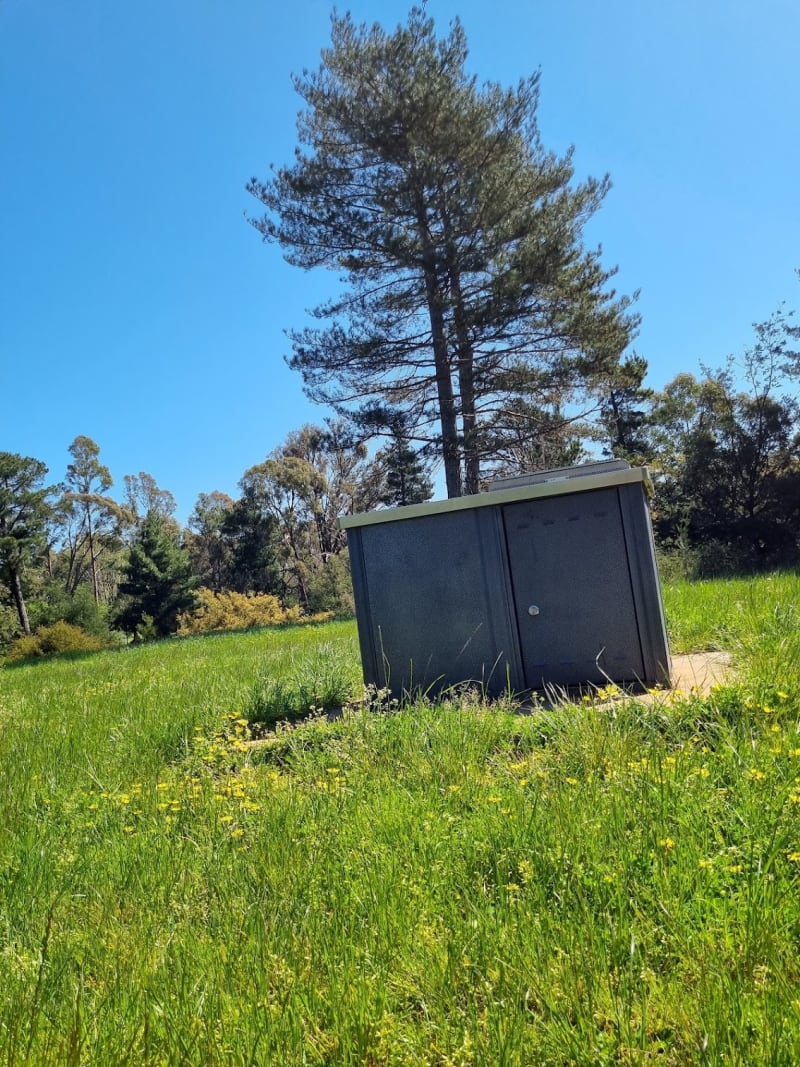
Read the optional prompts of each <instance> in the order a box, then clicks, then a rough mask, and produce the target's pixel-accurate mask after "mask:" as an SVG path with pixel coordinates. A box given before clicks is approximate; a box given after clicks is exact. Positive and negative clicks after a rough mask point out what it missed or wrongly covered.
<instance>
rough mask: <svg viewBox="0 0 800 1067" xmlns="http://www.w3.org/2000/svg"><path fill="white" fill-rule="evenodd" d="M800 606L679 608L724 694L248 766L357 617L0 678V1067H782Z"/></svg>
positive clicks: (503, 716) (332, 727) (419, 725)
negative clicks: (731, 669) (728, 664)
mask: <svg viewBox="0 0 800 1067" xmlns="http://www.w3.org/2000/svg"><path fill="white" fill-rule="evenodd" d="M798 600H800V580H798V578H797V577H794V576H787V575H784V576H778V577H774V578H770V579H761V580H754V581H751V582H746V583H737V582H727V583H726V582H719V583H702V584H701V585H698V586H688V585H685V586H684V585H678V586H670V587H668V588H667V590H666V605H667V612H668V617H669V622H670V630H671V633H672V634H673V635H674V640H675V644H676V645H677V647H678V648H679V649H688V648H699V647H721V648H723V649H726V650H728V651H730V652H731V653H732V655H733V657H734V660H735V662H736V665H737V671H738V673H737V675H736V680H735V682H732V683H731V684H730V685H727V686H724V687H719V688H717V689H716V690H715V691H714V692H712V693H711V694H710V695H709V696H708V697H703V696H701V695H700V694H689V695H683V696H678V697H670V696H668V695H666V694H665V695H663V696H661V697H659V698H657V700H656V702H655V703H654V704H647V705H646V704H643V703H640V702H637V701H636V700H631V699H628V698H623V697H617V698H614V699H612V700H610V701H604V702H599V701H591V700H584V701H583V702H581V703H580V704H578V705H576V706H570V707H566V706H565V707H561V708H558V709H555V710H551V711H536V712H534V713H532V714H519V713H517V711H516V709H514V708H513V707H512V706H511V705H510V704H509V703H508V702H507V703H505V704H502V705H497V706H495V707H486V706H484V705H482V704H481V702H480V701H479V700H478V699H477V697H475V698H470V697H468V696H467V697H461V698H459V699H458V700H453V701H451V702H449V703H448V702H442V703H439V704H436V705H428V704H425V703H419V704H416V705H414V706H411V707H407V708H402V709H398V708H396V707H394V706H389V705H387V704H386V703H385V702H383V703H382V702H381V700H380V697H379V696H378V697H376V696H375V695H374V694H373V700H372V704H371V705H369V706H368V707H367V706H362V707H360V708H358V709H354V710H352V711H350V712H347V713H345V714H344V715H343V716H342V717H340V718H337V719H335V720H334V721H328V719H327V718H325V717H323V716H320V717H317V718H314V719H311V720H310V721H307V722H303V723H300V724H298V725H295V726H293V727H289V726H284V727H279V728H278V729H277V730H276V731H275V732H273V733H271V734H269V735H268V736H267V738H266V740H264V741H263V742H261V743H259V744H253V743H252V741H251V740H250V727H249V725H248V719H249V718H250V717H251V716H252V714H253V710H254V707H255V704H257V703H258V700H260V699H266V697H269V699H270V700H272V703H271V704H270V705H269V710H270V717H272V718H275V717H276V715H274V714H272V713H273V712H277V710H279V708H280V706H281V700H282V699H283V700H284V701H285V705H286V708H287V711H288V712H292V709H293V708H294V710H295V712H298V709H300V708H301V707H302V705H303V704H304V703H305V702H306V701H307V702H308V703H310V704H313V705H314V706H315V707H320V706H321V704H320V694H322V693H323V692H327V693H333V692H336V693H337V694H342V693H344V692H345V691H346V690H347V688H348V686H352V688H353V691H354V692H355V690H356V680H357V677H358V651H357V644H356V639H355V627H354V625H353V624H347V623H335V624H327V625H325V626H319V627H303V628H293V629H278V630H265V631H260V632H252V633H246V634H238V635H223V636H214V637H205V638H191V639H186V640H182V641H171V642H164V643H161V644H159V645H153V646H145V647H142V648H138V649H131V650H126V651H124V652H116V653H101V654H97V655H94V656H90V657H84V658H82V659H75V660H69V659H62V660H57V661H51V662H42V663H36V664H31V665H28V666H18V667H14V668H6V669H4V670H2V671H0V1064H4V1065H12V1064H23V1063H25V1064H48V1065H49V1064H60V1063H68V1064H70V1063H71V1064H87V1065H88V1064H92V1065H96V1064H114V1065H116V1064H137V1065H138V1064H159V1065H163V1064H176V1065H177V1064H243V1065H244V1064H273V1063H274V1064H298V1065H299V1064H320V1065H321V1064H372V1065H378V1064H387V1065H389V1064H396V1065H401V1064H412V1065H413V1064H419V1065H422V1064H436V1065H441V1067H444V1065H448V1067H449V1065H456V1064H487V1065H488V1064H491V1065H494V1064H507V1065H511V1064H520V1065H521V1064H532V1065H533V1064H536V1065H538V1064H543V1065H547V1064H552V1065H561V1064H586V1065H590V1064H591V1065H595V1064H650V1063H656V1062H657V1063H664V1064H695V1063H700V1064H702V1063H707V1064H718V1063H719V1064H722V1063H724V1064H742V1065H745V1064H747V1065H750V1064H786V1065H790V1064H795V1063H797V1062H800V993H798V989H799V988H800V985H799V984H798V983H799V981H800V973H799V972H800V965H799V964H798V951H797V949H798V938H799V937H800V818H799V817H798V816H799V815H800V732H799V731H800V700H799V699H798V698H800V665H799V664H798V659H797V632H796V631H797V627H796V620H795V618H794V608H793V605H794V604H796V603H798ZM709 605H712V606H711V607H709ZM303 687H305V688H303ZM301 690H302V693H301ZM276 693H278V694H280V693H283V698H281V697H280V696H277V697H276ZM265 694H266V697H265ZM298 694H301V695H299V696H298ZM331 699H333V698H332V697H331ZM293 702H294V703H293ZM298 713H299V712H298Z"/></svg>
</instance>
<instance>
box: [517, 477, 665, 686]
mask: <svg viewBox="0 0 800 1067" xmlns="http://www.w3.org/2000/svg"><path fill="white" fill-rule="evenodd" d="M503 521H504V524H505V531H506V542H507V545H508V554H509V566H510V569H511V584H512V588H513V593H514V601H515V610H516V615H517V622H518V626H519V634H520V645H521V651H522V662H523V669H524V672H525V679H526V684H527V685H528V686H529V688H531V689H539V688H541V687H542V685H543V684H545V683H550V684H554V685H576V684H579V683H581V682H587V681H591V682H597V683H603V682H604V680H606V679H607V678H610V679H612V680H613V681H616V682H622V681H632V680H634V679H637V678H638V679H641V678H643V677H644V663H643V658H642V651H641V643H640V640H639V628H638V625H637V620H636V609H635V604H634V599H633V591H632V587H631V578H630V573H629V570H628V556H627V550H626V546H625V537H624V533H623V527H622V516H621V513H620V507H619V496H618V491H617V489H596V490H592V491H590V492H583V493H573V494H571V495H568V496H556V497H549V498H544V499H539V500H530V501H521V502H520V503H517V504H508V505H506V506H505V507H504V508H503Z"/></svg>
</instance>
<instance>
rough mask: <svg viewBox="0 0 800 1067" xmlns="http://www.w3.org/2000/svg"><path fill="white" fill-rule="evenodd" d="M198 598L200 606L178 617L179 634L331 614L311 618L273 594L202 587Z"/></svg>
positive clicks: (325, 616) (233, 628)
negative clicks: (287, 605) (224, 591)
mask: <svg viewBox="0 0 800 1067" xmlns="http://www.w3.org/2000/svg"><path fill="white" fill-rule="evenodd" d="M198 599H199V601H200V603H199V605H198V606H197V608H195V610H194V611H187V612H184V613H183V614H182V615H181V616H180V618H179V619H178V633H179V634H180V635H181V636H187V635H189V634H206V633H210V632H212V631H214V630H247V629H250V628H251V627H253V626H278V625H281V624H283V623H292V622H309V621H313V622H321V621H323V619H327V618H329V617H330V615H329V614H328V613H323V614H322V615H315V616H313V617H311V618H308V617H306V616H304V615H303V612H302V609H301V608H299V607H297V606H291V607H284V606H283V605H282V604H281V602H280V600H278V598H277V597H276V596H272V594H270V593H263V594H245V593H215V592H214V591H213V590H212V589H200V590H199V591H198Z"/></svg>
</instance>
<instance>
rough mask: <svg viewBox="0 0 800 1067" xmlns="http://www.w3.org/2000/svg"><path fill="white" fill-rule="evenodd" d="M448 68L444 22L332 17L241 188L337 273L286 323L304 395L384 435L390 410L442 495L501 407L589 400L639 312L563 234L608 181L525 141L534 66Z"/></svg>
mask: <svg viewBox="0 0 800 1067" xmlns="http://www.w3.org/2000/svg"><path fill="white" fill-rule="evenodd" d="M466 61H467V42H466V37H465V34H464V30H463V28H462V26H461V24H460V22H458V20H456V21H455V22H454V23H453V24H452V25H451V27H450V29H449V32H448V33H447V34H446V36H444V37H441V38H440V37H437V35H436V32H435V28H434V24H433V21H432V20H431V19H430V18H428V17H427V16H426V14H425V12H424V10H423V9H422V8H416V7H415V8H413V9H412V10H411V12H410V14H409V17H408V21H407V23H406V24H405V25H401V26H399V27H398V28H397V29H396V30H395V31H394V32H393V33H391V34H388V33H386V32H385V31H384V30H383V29H382V28H381V27H380V26H379V25H373V26H371V27H368V26H365V25H356V24H354V22H353V21H352V19H351V18H350V16H349V15H344V16H339V15H336V14H334V15H333V17H332V41H331V45H330V47H329V48H327V49H325V50H323V52H322V62H321V65H320V67H319V69H318V70H317V71H315V72H304V73H303V74H302V75H301V76H299V77H297V78H295V87H296V89H297V92H298V93H299V94H300V96H301V97H302V99H303V101H304V102H305V105H306V106H305V109H304V110H303V111H302V112H301V113H300V116H299V119H298V134H299V140H300V147H298V149H297V150H296V153H295V160H294V162H293V164H292V165H290V166H286V167H282V168H279V169H277V170H276V171H274V172H273V175H272V176H271V177H270V178H269V179H268V180H266V181H259V180H258V179H255V178H254V179H252V180H251V182H250V183H249V185H248V189H249V191H250V192H251V193H252V194H253V195H254V196H255V197H256V198H257V199H258V200H259V201H260V202H261V204H262V205H263V206H264V208H265V209H266V212H265V214H264V215H263V216H262V217H259V218H254V219H252V220H251V221H252V222H253V224H254V225H255V226H256V227H257V229H258V230H259V231H260V232H261V234H262V235H263V237H264V238H265V240H269V241H276V242H278V243H279V244H280V246H281V248H282V249H283V251H284V254H285V257H286V259H287V260H288V262H290V263H292V264H295V265H297V266H299V267H303V268H306V269H308V268H312V267H327V268H330V269H332V270H334V271H336V272H337V273H338V274H339V276H340V281H341V284H340V286H339V290H338V292H337V293H336V295H335V296H334V297H333V298H332V299H331V300H330V301H329V302H327V303H326V304H324V305H322V306H320V307H318V308H316V309H315V311H314V315H315V317H316V319H317V321H318V323H319V325H314V326H312V327H309V328H306V329H300V330H296V331H294V332H292V333H291V335H290V336H291V341H292V354H291V357H290V358H289V364H290V366H292V367H293V368H295V369H296V370H298V371H300V373H301V374H302V376H303V381H304V385H305V389H306V391H307V393H308V395H309V396H310V397H311V398H312V399H314V400H316V401H319V402H322V403H327V404H331V405H333V406H334V407H335V408H336V409H337V410H338V411H339V412H340V413H341V414H344V415H347V416H348V417H349V418H350V419H352V420H353V421H354V422H355V424H356V425H361V426H363V427H367V426H368V427H370V428H371V429H372V430H375V429H376V428H379V427H380V426H381V424H383V427H384V432H387V433H388V432H389V431H390V427H391V424H392V421H393V418H394V414H395V413H396V412H397V411H402V412H403V414H404V418H405V420H406V425H408V426H409V427H410V428H411V431H412V433H413V438H414V440H415V441H417V442H423V443H425V442H427V443H429V444H431V443H432V444H433V446H434V447H435V449H436V450H437V452H438V454H439V455H440V457H441V458H442V459H443V461H444V469H445V479H446V484H447V491H448V495H449V496H458V495H460V494H461V493H462V492H464V491H466V492H476V491H477V490H478V485H479V480H480V477H481V467H482V465H483V466H484V467H486V466H491V465H492V461H493V455H494V453H495V449H497V447H498V446H499V445H500V446H501V445H502V436H503V435H502V432H501V427H502V426H503V425H505V424H506V423H507V422H508V421H509V420H508V417H507V416H508V412H509V411H515V410H517V411H520V410H525V409H526V408H535V409H537V410H542V409H544V410H550V411H551V410H554V409H557V410H560V409H561V408H562V407H563V406H564V405H565V404H568V403H569V402H571V401H573V400H576V399H578V398H579V397H581V398H583V397H585V395H586V393H587V391H588V392H589V393H592V392H594V393H599V392H601V391H602V388H603V386H604V383H608V382H609V381H610V380H611V379H613V377H614V375H615V373H616V370H617V367H618V365H619V361H620V358H621V356H622V353H623V351H624V350H625V348H626V347H627V345H628V344H629V342H630V340H631V338H632V336H633V334H634V332H635V330H636V327H637V324H638V317H637V316H636V315H635V314H634V313H632V312H631V310H630V307H631V303H632V299H633V298H629V297H624V296H617V295H616V294H615V293H614V291H613V289H612V288H611V287H610V286H609V280H610V278H611V277H612V276H613V274H614V270H609V269H605V268H604V267H603V266H602V265H601V261H600V250H599V249H598V250H594V251H592V250H587V249H586V248H584V246H583V243H582V231H583V228H584V225H585V223H586V222H587V221H588V220H589V219H590V218H591V217H592V216H593V215H594V214H595V212H596V211H597V210H598V208H599V207H600V205H601V203H602V201H603V198H604V196H605V194H606V192H607V191H608V188H609V180H608V178H607V177H605V178H602V179H599V180H597V179H592V178H590V179H588V180H586V181H584V182H575V181H574V180H573V165H572V156H571V152H568V153H567V154H566V155H564V156H562V157H559V156H556V155H555V154H553V153H551V152H547V151H546V150H545V149H544V148H543V146H542V144H541V142H540V138H539V131H538V126H537V107H538V100H539V75H538V73H536V74H533V75H531V76H530V77H528V78H525V79H523V80H521V81H520V82H519V84H518V85H516V86H515V87H513V88H510V89H506V88H503V87H502V86H500V85H498V84H494V83H485V84H480V85H479V84H478V82H477V80H476V78H475V77H474V76H472V75H469V74H468V73H467V72H466V69H465V65H466ZM514 432H515V433H518V432H519V427H514Z"/></svg>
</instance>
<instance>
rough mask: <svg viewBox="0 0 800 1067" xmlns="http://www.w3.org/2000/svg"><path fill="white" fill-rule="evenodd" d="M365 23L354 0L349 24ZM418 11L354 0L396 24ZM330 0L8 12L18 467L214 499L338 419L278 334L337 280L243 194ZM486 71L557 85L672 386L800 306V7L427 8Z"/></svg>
mask: <svg viewBox="0 0 800 1067" xmlns="http://www.w3.org/2000/svg"><path fill="white" fill-rule="evenodd" d="M346 6H347V5H344V4H342V5H341V8H342V9H345V8H346ZM409 6H410V5H407V4H406V3H403V2H399V0H398V2H396V0H382V2H378V0H372V2H369V0H355V2H354V3H352V4H351V5H349V10H351V12H352V14H353V16H354V17H355V18H356V19H357V20H358V21H365V20H366V21H373V20H378V21H380V22H382V23H383V24H384V25H385V26H386V27H387V28H393V27H394V26H395V25H396V24H397V22H398V21H404V19H405V16H406V13H407V11H408V7H409ZM330 10H331V7H330V6H329V4H328V3H327V2H323V0H293V2H291V3H276V2H274V0H272V2H267V0H216V2H211V0H191V2H190V0H137V2H136V3H117V2H109V0H0V373H1V375H2V377H1V379H0V381H1V382H2V393H1V394H0V395H1V397H2V399H1V400H0V404H1V405H2V407H1V410H2V416H0V426H1V427H2V434H1V435H0V450H2V451H11V452H20V453H22V454H24V455H32V456H35V457H37V458H39V459H42V460H44V462H45V463H47V465H48V466H49V468H50V478H51V479H52V480H53V481H58V480H60V479H62V478H63V476H64V471H65V467H66V463H67V461H68V459H69V457H68V455H67V447H68V445H69V444H70V442H71V441H72V440H73V438H74V437H75V436H76V435H78V434H86V435H88V436H89V437H92V438H94V440H96V441H97V443H98V444H99V445H100V448H101V459H102V460H103V461H104V462H105V463H107V464H108V466H109V467H110V468H111V472H112V475H113V476H114V479H115V483H116V489H117V491H118V492H119V493H121V490H122V485H123V476H124V475H125V474H132V473H138V472H139V471H147V472H149V473H150V474H152V475H153V476H154V477H155V478H156V480H157V482H158V483H159V485H160V486H161V487H162V488H165V489H169V490H171V491H172V492H173V493H174V494H175V496H176V498H177V500H178V504H179V517H180V518H181V519H185V518H186V517H187V516H188V514H189V512H190V511H191V509H192V507H193V506H194V502H195V500H196V498H197V494H198V493H200V492H210V491H211V490H214V489H219V490H222V491H224V492H228V493H230V494H231V495H235V494H236V492H237V488H236V486H237V482H238V480H239V478H240V477H241V475H242V474H243V473H244V471H245V469H246V468H248V467H250V466H252V465H253V464H255V463H258V462H260V461H261V460H262V459H263V458H264V456H265V455H266V454H267V452H269V451H270V450H271V449H272V448H274V447H275V446H276V445H278V444H279V443H280V442H281V441H282V440H283V439H284V438H285V436H286V434H287V433H288V432H289V431H290V430H291V429H294V428H297V427H299V426H300V425H302V424H303V423H304V422H307V421H314V420H317V421H321V419H322V418H323V417H324V415H325V412H324V411H323V410H321V409H319V408H315V407H313V406H312V405H310V404H309V403H308V402H307V401H306V400H305V398H304V397H303V394H302V389H301V382H300V378H299V376H298V375H296V374H294V373H292V372H291V371H289V370H288V368H287V367H286V366H285V364H284V362H283V356H284V354H285V353H286V352H287V350H288V346H287V342H286V340H285V337H284V330H285V329H286V328H289V327H295V326H298V325H301V324H302V323H303V322H304V311H305V309H306V308H308V307H310V306H312V305H313V304H314V303H315V302H317V300H319V299H320V298H321V297H322V296H324V295H325V294H326V293H327V292H329V291H330V286H331V285H333V281H334V280H333V278H332V277H331V278H328V277H326V276H325V275H324V273H323V275H322V276H317V275H307V274H304V273H302V272H301V271H298V270H297V269H294V268H290V267H289V266H287V265H286V264H285V263H284V262H283V260H282V258H281V255H280V252H279V250H278V249H276V248H274V247H268V246H265V245H263V244H262V243H261V241H260V238H259V236H258V234H257V233H256V232H255V230H253V229H252V227H250V226H248V224H247V223H246V221H245V219H244V213H245V211H248V210H251V211H255V210H257V208H258V205H257V204H256V202H255V201H253V200H252V199H251V198H250V197H248V195H247V194H246V192H245V190H244V186H245V183H246V182H247V180H248V179H249V178H250V177H251V176H253V175H256V176H265V175H266V173H267V169H268V166H269V164H270V163H271V162H275V163H283V162H287V161H289V159H290V156H291V152H292V149H293V147H294V144H295V118H296V113H297V110H298V107H299V98H297V97H296V96H295V94H294V91H293V89H292V86H291V81H290V75H291V73H292V72H293V71H294V72H299V71H301V70H302V68H303V67H316V66H317V64H318V60H319V51H320V48H321V47H323V46H324V45H326V44H327V43H328V41H329V16H330ZM428 10H429V12H430V13H431V14H432V15H433V17H434V18H435V19H436V22H437V25H438V27H439V29H440V30H441V31H444V30H445V29H446V27H447V25H448V24H449V22H450V20H451V19H452V18H453V17H454V16H455V15H456V14H457V15H459V16H460V17H461V19H462V21H463V23H464V26H465V29H466V32H467V37H468V40H469V42H470V47H471V54H470V68H471V70H472V71H474V72H475V73H477V74H478V76H479V77H480V78H486V79H493V80H497V81H501V82H504V83H506V84H510V83H513V82H515V81H516V80H517V79H518V78H519V77H520V76H522V75H525V74H528V73H530V72H531V71H533V70H535V69H537V68H540V69H541V72H542V100H541V109H540V127H541V132H542V138H543V141H544V144H545V146H546V147H547V148H551V149H553V150H555V151H563V150H564V149H565V148H566V147H567V146H568V145H570V144H574V145H575V165H576V174H577V176H578V177H584V176H587V175H590V174H591V175H596V176H600V175H602V174H604V173H606V172H608V173H610V175H611V178H612V181H613V188H612V191H611V193H610V194H609V196H608V199H607V201H606V204H605V206H604V208H603V210H602V211H601V212H600V214H599V215H598V216H597V217H596V219H595V220H593V222H592V224H591V227H590V229H589V231H588V232H587V238H588V240H589V241H590V242H591V243H592V244H597V243H601V244H602V245H603V249H604V259H605V262H606V263H607V264H617V265H618V266H619V276H618V279H617V281H618V285H617V288H618V289H620V290H621V291H623V292H631V291H633V290H635V289H641V297H640V301H639V311H640V312H641V314H642V316H643V325H642V329H641V332H640V335H639V337H638V339H637V342H636V346H635V347H636V350H637V351H638V352H640V353H641V354H642V355H643V356H645V357H646V358H647V360H648V361H649V364H650V374H649V379H648V380H649V384H651V385H653V386H655V387H660V386H662V385H664V384H665V383H666V382H667V381H668V380H669V379H670V378H671V377H672V376H674V374H676V373H677V372H678V371H680V370H689V371H692V372H696V371H697V370H698V366H699V363H700V361H703V362H705V363H706V364H710V365H718V364H720V363H721V362H722V361H723V360H724V358H725V356H726V355H727V354H728V353H730V352H733V353H740V352H741V351H742V350H743V349H744V348H745V347H746V346H747V345H748V344H749V343H750V342H751V339H752V329H751V324H752V323H753V322H754V321H756V320H760V319H764V318H766V317H767V316H768V315H769V314H770V312H771V311H772V310H773V309H774V308H775V307H776V306H777V305H778V303H779V302H780V301H781V300H786V301H787V304H788V305H789V306H790V307H797V308H800V283H799V282H798V280H797V278H796V276H795V274H794V269H795V268H796V267H800V196H799V195H798V189H800V137H799V136H798V116H800V77H798V58H797V57H798V51H797V48H798V41H800V4H798V2H797V0H761V2H760V3H759V4H755V3H754V2H753V0H670V2H669V3H642V2H641V0H636V2H634V0H608V2H605V3H602V2H601V3H598V2H596V0H558V2H557V3H555V2H553V0H497V2H495V3H491V4H487V3H485V2H484V0H481V2H477V0H461V2H458V3H456V2H455V0H430V2H429V4H428Z"/></svg>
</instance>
